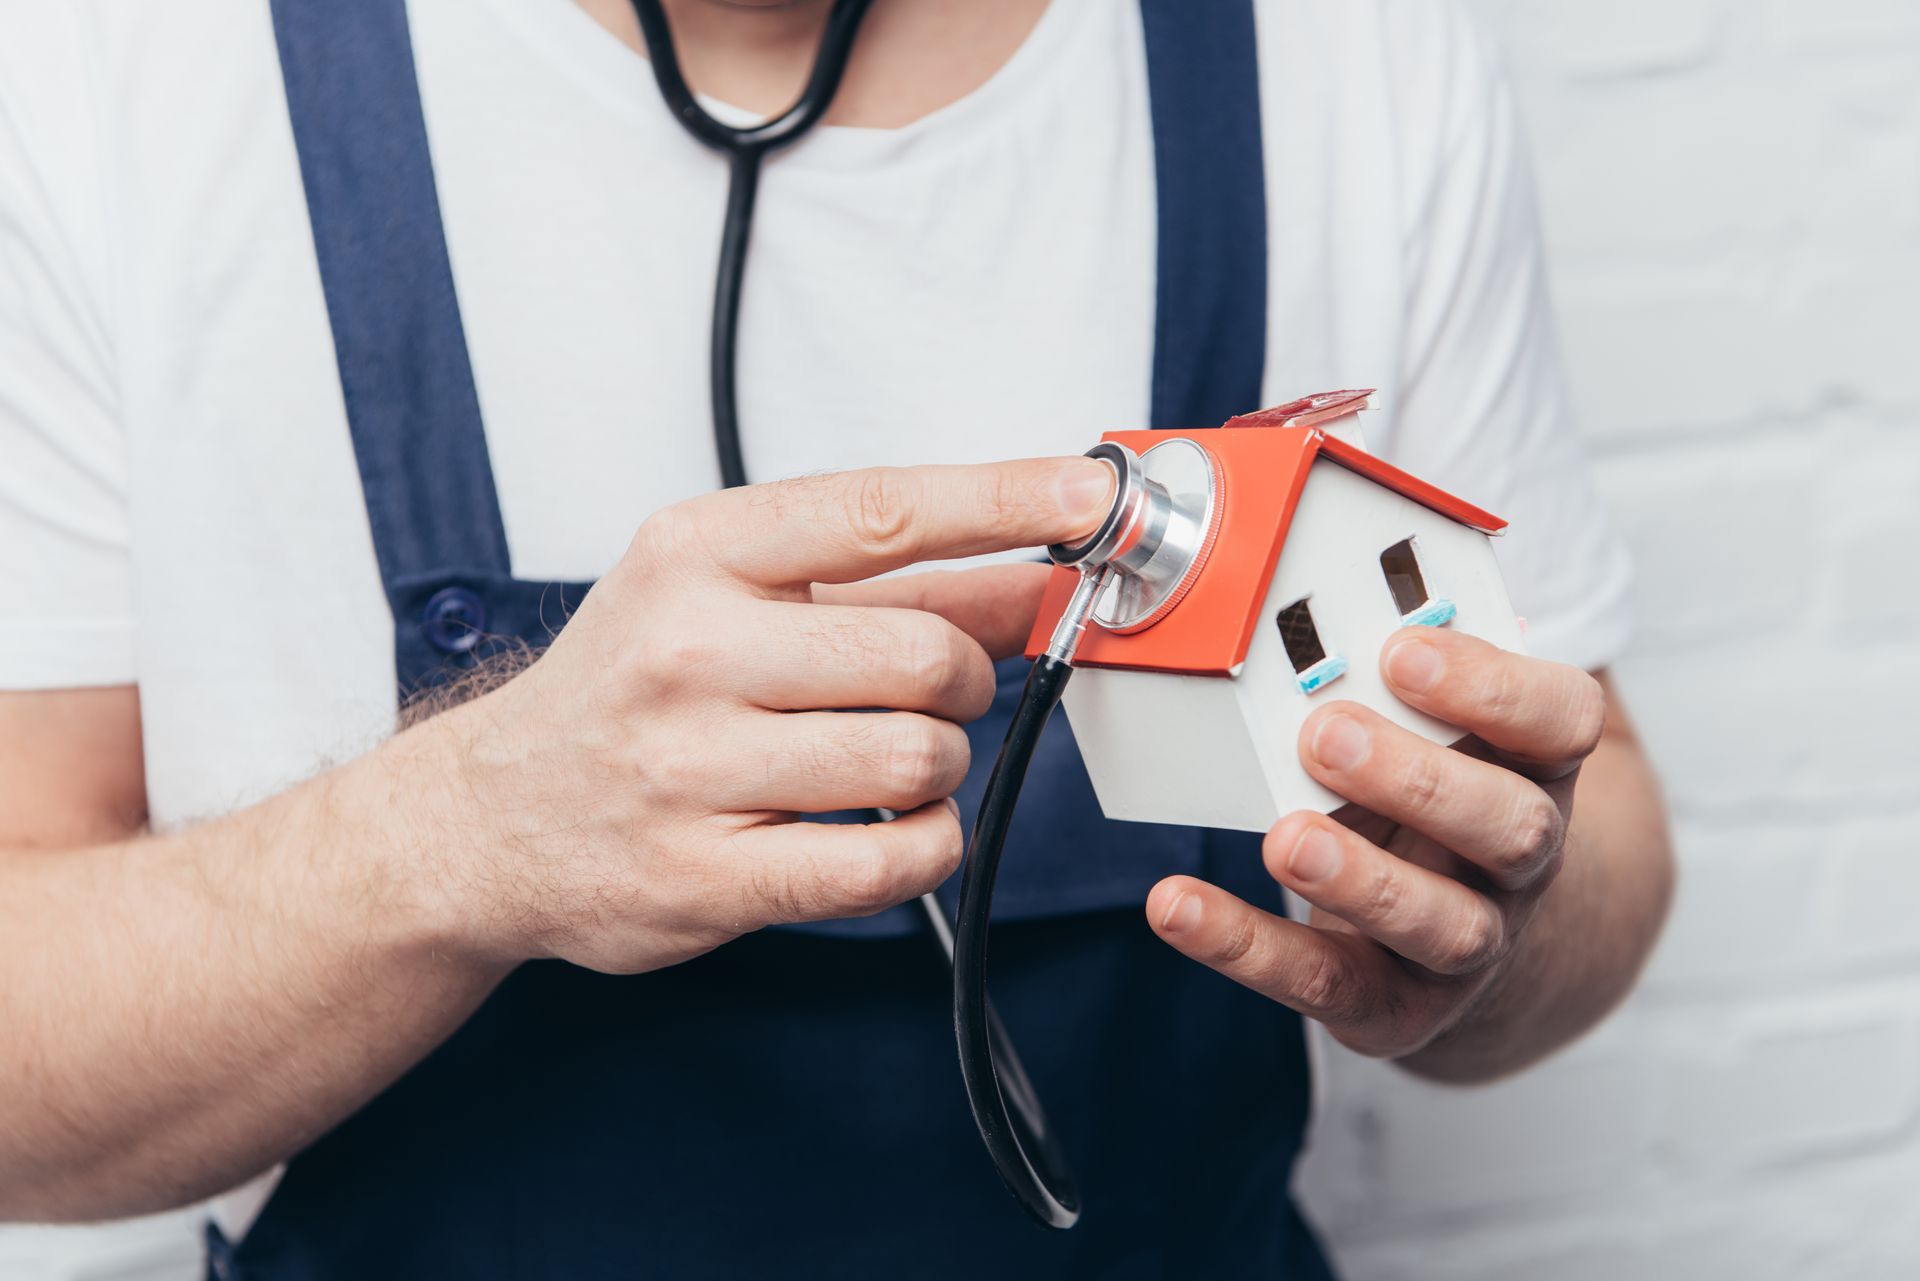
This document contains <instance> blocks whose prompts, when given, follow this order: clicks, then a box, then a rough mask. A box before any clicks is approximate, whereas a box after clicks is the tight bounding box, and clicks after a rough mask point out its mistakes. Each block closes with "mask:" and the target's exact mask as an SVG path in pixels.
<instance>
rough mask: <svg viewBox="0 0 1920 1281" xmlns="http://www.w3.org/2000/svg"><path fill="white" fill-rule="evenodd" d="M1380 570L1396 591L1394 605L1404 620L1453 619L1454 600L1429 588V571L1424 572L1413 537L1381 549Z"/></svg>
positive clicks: (1433, 623)
mask: <svg viewBox="0 0 1920 1281" xmlns="http://www.w3.org/2000/svg"><path fill="white" fill-rule="evenodd" d="M1380 572H1381V573H1382V574H1385V575H1386V578H1387V590H1388V591H1390V592H1392V593H1393V607H1394V609H1396V610H1397V611H1399V614H1400V621H1401V622H1402V623H1403V624H1405V625H1406V626H1408V627H1415V626H1421V625H1425V626H1428V627H1441V626H1444V625H1445V624H1447V623H1449V622H1452V621H1453V616H1454V613H1455V610H1454V606H1453V602H1452V601H1450V600H1441V599H1439V598H1437V597H1435V596H1434V594H1433V593H1432V592H1430V591H1428V590H1427V579H1426V575H1424V574H1422V573H1421V572H1420V558H1419V557H1418V556H1417V555H1415V554H1414V547H1413V540H1412V539H1411V538H1403V539H1401V540H1400V541H1399V542H1397V543H1395V544H1394V545H1393V546H1391V547H1389V548H1387V550H1385V551H1383V552H1381V553H1380Z"/></svg>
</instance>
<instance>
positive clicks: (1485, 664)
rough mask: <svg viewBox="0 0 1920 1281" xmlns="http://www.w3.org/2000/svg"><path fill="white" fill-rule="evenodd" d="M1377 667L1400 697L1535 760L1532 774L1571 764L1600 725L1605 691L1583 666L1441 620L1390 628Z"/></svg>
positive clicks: (1595, 741)
mask: <svg viewBox="0 0 1920 1281" xmlns="http://www.w3.org/2000/svg"><path fill="white" fill-rule="evenodd" d="M1380 672H1381V675H1382V676H1383V677H1385V679H1386V682H1387V687H1388V688H1389V689H1391V690H1392V691H1393V692H1394V694H1395V695H1397V696H1398V697H1399V698H1400V699H1401V701H1403V702H1405V703H1408V704H1410V705H1411V706H1413V707H1416V708H1418V709H1419V710H1421V711H1423V712H1426V713H1428V714H1429V715H1432V716H1437V717H1439V718H1440V719H1441V720H1443V721H1446V722H1447V723H1448V724H1450V725H1458V726H1459V727H1460V728H1462V729H1464V730H1467V731H1469V732H1471V733H1473V734H1475V735H1478V736H1479V737H1480V738H1481V739H1482V740H1483V741H1485V742H1486V743H1487V744H1489V745H1490V746H1492V747H1494V748H1495V749H1497V750H1499V751H1501V752H1503V753H1505V754H1507V755H1508V756H1510V757H1513V758H1516V759H1517V760H1519V761H1522V762H1526V763H1529V764H1531V765H1533V766H1535V767H1536V768H1533V769H1530V770H1528V771H1527V772H1528V773H1530V774H1532V775H1534V776H1535V777H1539V778H1554V777H1558V776H1559V775H1562V774H1565V773H1568V772H1570V771H1571V770H1573V769H1574V768H1576V767H1577V766H1578V765H1579V764H1580V762H1581V761H1583V760H1585V759H1586V758H1587V757H1588V756H1589V755H1591V754H1592V752H1593V749H1594V748H1595V747H1596V746H1598V745H1599V742H1600V735H1601V733H1602V731H1603V730H1604V729H1605V728H1606V718H1607V696H1606V692H1605V691H1604V690H1603V689H1602V688H1601V686H1600V682H1598V681H1596V680H1595V679H1594V678H1593V677H1592V676H1589V675H1588V674H1587V673H1586V672H1583V671H1581V670H1580V669H1579V668H1577V667H1569V666H1567V665H1566V664H1565V663H1553V662H1548V661H1547V660H1546V659H1543V658H1531V657H1528V656H1527V655H1525V654H1515V653H1512V652H1510V651H1508V650H1504V649H1501V648H1499V647H1498V646H1495V645H1490V644H1488V643H1487V642H1486V641H1484V640H1481V639H1479V638H1478V637H1475V636H1468V635H1465V634H1463V633H1459V632H1452V631H1448V630H1446V629H1444V628H1435V627H1408V628H1404V629H1402V630H1401V631H1399V632H1397V633H1395V634H1394V636H1393V637H1392V638H1390V639H1389V640H1388V642H1387V646H1386V649H1385V650H1384V651H1382V653H1381V655H1380Z"/></svg>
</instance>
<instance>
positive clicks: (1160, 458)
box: [1047, 436, 1221, 635]
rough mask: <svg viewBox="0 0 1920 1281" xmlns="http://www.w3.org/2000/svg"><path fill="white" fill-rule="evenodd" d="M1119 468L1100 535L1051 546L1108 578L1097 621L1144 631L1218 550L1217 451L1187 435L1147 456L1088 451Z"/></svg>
mask: <svg viewBox="0 0 1920 1281" xmlns="http://www.w3.org/2000/svg"><path fill="white" fill-rule="evenodd" d="M1087 457H1089V458H1097V459H1099V460H1100V461H1101V462H1104V463H1106V464H1107V465H1108V466H1109V467H1112V468H1113V470H1114V477H1115V484H1114V492H1113V502H1112V505H1111V506H1110V507H1109V508H1108V510H1107V516H1106V519H1105V520H1103V521H1101V523H1100V527H1099V528H1098V529H1096V530H1095V531H1094V532H1093V534H1092V535H1091V536H1090V537H1088V538H1086V539H1084V540H1082V541H1081V542H1078V543H1071V544H1065V543H1056V544H1054V545H1053V546H1051V547H1049V548H1047V555H1048V556H1049V557H1051V558H1052V560H1053V563H1054V564H1056V565H1060V566H1062V567H1064V568H1067V569H1077V570H1079V571H1080V573H1081V574H1082V575H1083V576H1085V577H1086V578H1095V579H1096V580H1098V581H1100V583H1101V585H1100V588H1099V591H1098V593H1097V595H1096V596H1095V598H1094V599H1093V601H1092V603H1091V615H1092V620H1093V621H1094V622H1096V623H1098V624H1099V625H1100V626H1101V627H1103V628H1105V629H1106V630H1107V631H1110V632H1116V633H1120V634H1123V635H1124V634H1126V633H1130V632H1138V631H1143V630H1145V629H1146V628H1148V627H1151V626H1153V625H1154V624H1155V623H1157V622H1159V621H1160V620H1161V619H1162V618H1165V617H1166V616H1167V614H1168V613H1169V612H1171V611H1172V609H1173V607H1174V606H1175V605H1177V604H1179V602H1180V599H1181V597H1183V596H1184V595H1185V594H1186V592H1187V589H1188V588H1189V587H1191V586H1192V585H1193V582H1194V580H1195V579H1196V578H1197V577H1198V576H1199V574H1200V570H1201V568H1202V566H1203V565H1204V564H1205V563H1206V559H1207V554H1208V553H1209V552H1210V551H1212V550H1213V542H1214V537H1215V535H1216V534H1217V533H1218V532H1219V528H1220V516H1221V484H1220V473H1219V469H1218V467H1216V466H1215V464H1214V460H1213V455H1212V454H1210V453H1208V452H1207V450H1206V448H1205V447H1204V446H1202V445H1201V444H1200V443H1199V442H1198V441H1195V440H1190V439H1188V438H1186V437H1184V436H1175V437H1173V438H1171V439H1169V440H1164V441H1162V442H1160V443H1159V444H1158V445H1155V446H1154V447H1153V448H1152V449H1149V450H1148V451H1147V452H1146V453H1145V454H1136V453H1134V452H1133V451H1132V450H1131V449H1128V448H1127V447H1126V446H1125V445H1122V444H1118V443H1116V442H1114V441H1102V442H1101V443H1100V444H1098V445H1095V446H1094V447H1093V448H1092V449H1089V450H1088V451H1087Z"/></svg>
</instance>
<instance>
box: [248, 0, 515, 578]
mask: <svg viewBox="0 0 1920 1281" xmlns="http://www.w3.org/2000/svg"><path fill="white" fill-rule="evenodd" d="M272 10H273V29H274V36H275V40H276V42H277V43H278V45H279V49H280V68H281V75H282V79H283V80H284V82H285V84H286V92H287V109H288V113H289V115H290V116H291V118H292V121H293V139H294V145H295V147H296V148H297V149H298V151H299V154H300V176H301V180H302V181H303V182H304V184H305V186H306V195H307V211H308V216H309V218H310V219H311V221H312V224H313V243H314V252H315V255H316V257H317V258H318V260H319V264H320V281H321V286H322V289H323V290H324V292H325V295H326V301H327V316H328V319H329V321H330V323H331V325H332V328H333V345H334V354H335V358H336V359H337V360H338V362H339V366H340V385H341V389H342V390H343V392H344V393H345V396H346V407H347V423H348V426H349V428H350V430H351V431H352V434H353V452H354V456H355V458H356V459H357V460H358V462H359V466H360V480H361V486H362V488H363V489H364V491H365V494H366V503H367V516H368V519H369V521H370V523H371V526H372V530H373V544H374V550H375V552H376V554H377V555H378V557H379V562H380V576H381V578H382V579H383V580H384V581H385V582H386V584H387V585H388V590H389V592H390V593H391V592H392V591H393V588H394V584H396V583H398V582H400V581H401V580H403V579H406V578H409V577H416V576H419V575H422V574H428V573H433V572H437V571H441V570H444V569H446V568H448V567H453V566H460V567H463V568H465V569H467V570H470V571H473V572H479V573H495V574H500V575H505V574H507V573H508V572H509V565H508V559H507V536H506V529H505V526H504V525H503V524H502V522H501V519H500V500H499V497H498V495H497V494H496V493H495V491H494V483H493V467H492V463H491V462H490V461H489V459H488V457H487V437H486V430H485V428H484V427H483V426H482V424H481V421H480V401H479V397H478V395H477V393H476V392H475V390H474V382H473V368H472V366H471V365H470V364H469V363H468V359H467V340H466V332H465V330H464V328H463V327H462V325H461V322H460V303H459V300H458V298H457V297H456V296H455V294H454V285H453V267H452V264H451V262H450V261H449V260H448V257H447V245H446V239H445V236H444V234H443V232H442V230H441V224H440V199H439V195H438V193H437V191H436V189H435V187H434V180H433V158H432V156H431V155H430V154H429V152H428V148H427V128H426V120H425V118H424V117H423V115H422V113H421V108H420V88H419V83H418V81H417V79H416V78H415V75H414V65H413V40H412V36H411V33H410V31H409V28H408V25H407V6H406V0H272Z"/></svg>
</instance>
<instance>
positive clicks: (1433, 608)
mask: <svg viewBox="0 0 1920 1281" xmlns="http://www.w3.org/2000/svg"><path fill="white" fill-rule="evenodd" d="M1459 612H1460V611H1459V610H1458V609H1456V608H1454V604H1453V602H1452V601H1450V600H1447V599H1445V598H1444V597H1440V598H1436V599H1434V600H1430V601H1428V602H1427V603H1426V604H1424V605H1422V606H1421V607H1420V608H1419V609H1416V610H1414V611H1413V612H1412V613H1411V614H1402V615H1400V625H1401V626H1402V627H1445V626H1446V625H1447V624H1448V623H1451V622H1452V621H1453V617H1454V615H1455V614H1458V613H1459Z"/></svg>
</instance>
